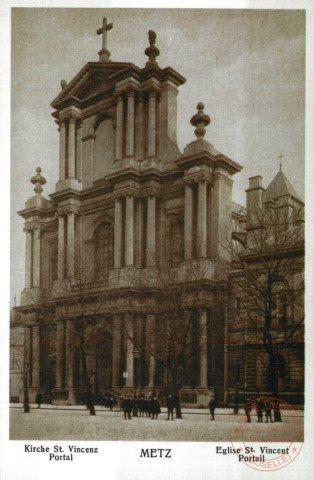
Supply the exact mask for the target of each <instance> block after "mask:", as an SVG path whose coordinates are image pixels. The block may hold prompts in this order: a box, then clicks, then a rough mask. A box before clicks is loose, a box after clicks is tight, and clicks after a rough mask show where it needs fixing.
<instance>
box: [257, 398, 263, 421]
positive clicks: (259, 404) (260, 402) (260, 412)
mask: <svg viewBox="0 0 314 480" xmlns="http://www.w3.org/2000/svg"><path fill="white" fill-rule="evenodd" d="M263 411H264V402H263V400H258V402H257V403H256V414H257V421H258V423H263Z"/></svg>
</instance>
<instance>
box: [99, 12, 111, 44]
mask: <svg viewBox="0 0 314 480" xmlns="http://www.w3.org/2000/svg"><path fill="white" fill-rule="evenodd" d="M112 28H113V24H112V23H107V19H106V17H104V18H103V21H102V27H101V28H98V30H97V35H101V34H102V48H103V49H107V32H108V30H111V29H112Z"/></svg>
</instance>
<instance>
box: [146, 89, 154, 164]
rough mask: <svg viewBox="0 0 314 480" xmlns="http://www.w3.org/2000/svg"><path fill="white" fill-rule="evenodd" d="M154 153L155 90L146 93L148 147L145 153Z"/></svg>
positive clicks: (150, 154)
mask: <svg viewBox="0 0 314 480" xmlns="http://www.w3.org/2000/svg"><path fill="white" fill-rule="evenodd" d="M155 154H156V92H154V91H152V92H149V93H148V149H147V155H148V156H149V157H154V156H155Z"/></svg>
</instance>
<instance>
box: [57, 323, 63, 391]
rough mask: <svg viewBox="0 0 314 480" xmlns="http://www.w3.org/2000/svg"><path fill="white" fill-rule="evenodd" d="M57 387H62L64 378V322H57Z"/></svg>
mask: <svg viewBox="0 0 314 480" xmlns="http://www.w3.org/2000/svg"><path fill="white" fill-rule="evenodd" d="M56 340H57V341H56V343H57V345H56V350H57V351H56V354H57V355H56V387H57V388H62V386H63V385H62V380H63V347H64V323H63V322H62V321H61V322H57V339H56Z"/></svg>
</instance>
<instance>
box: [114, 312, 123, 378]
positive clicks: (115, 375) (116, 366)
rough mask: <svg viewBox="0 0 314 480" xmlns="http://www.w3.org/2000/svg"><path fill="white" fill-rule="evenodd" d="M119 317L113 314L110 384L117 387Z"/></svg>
mask: <svg viewBox="0 0 314 480" xmlns="http://www.w3.org/2000/svg"><path fill="white" fill-rule="evenodd" d="M121 333H122V332H121V317H120V315H114V317H113V346H112V385H113V386H114V387H119V386H120V382H121V378H120V372H121V341H122V335H121Z"/></svg>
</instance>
